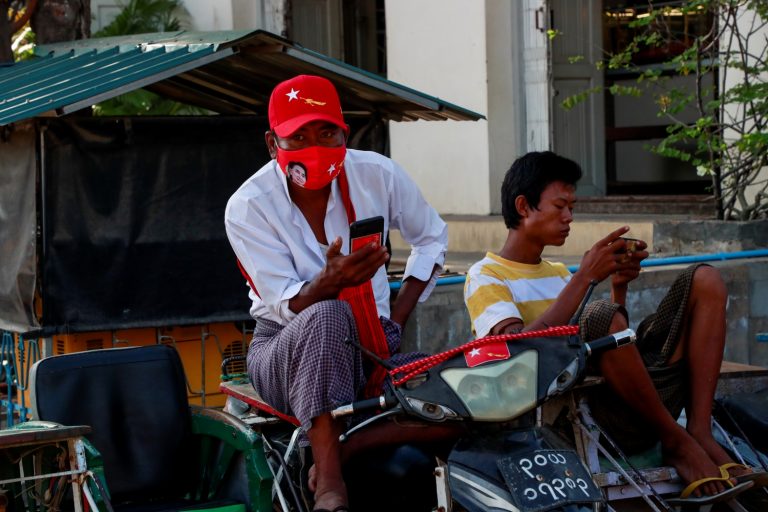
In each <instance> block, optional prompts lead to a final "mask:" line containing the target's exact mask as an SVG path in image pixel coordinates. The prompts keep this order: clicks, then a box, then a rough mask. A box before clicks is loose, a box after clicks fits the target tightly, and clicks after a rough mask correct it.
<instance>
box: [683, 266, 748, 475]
mask: <svg viewBox="0 0 768 512" xmlns="http://www.w3.org/2000/svg"><path fill="white" fill-rule="evenodd" d="M727 297H728V295H727V291H726V289H725V284H724V283H723V280H722V279H721V277H720V273H719V272H718V271H717V270H716V269H714V268H712V267H708V266H704V267H699V268H697V269H696V272H695V273H694V275H693V283H692V286H691V294H690V297H689V300H688V310H687V320H688V321H687V323H686V326H685V329H684V330H683V333H682V336H681V340H680V344H679V345H678V347H677V350H676V351H675V353H674V354H673V355H672V359H671V362H674V361H677V360H679V359H681V358H683V357H685V358H686V360H687V362H688V368H689V374H690V388H691V393H690V403H689V404H688V406H687V407H686V413H687V416H688V426H687V429H688V432H689V433H690V434H691V436H693V438H694V439H696V441H697V442H698V443H699V444H700V445H701V446H702V448H704V450H705V451H706V452H707V454H708V455H709V457H710V458H711V459H712V460H713V461H714V462H715V464H717V465H718V466H720V465H722V464H725V463H727V462H733V461H732V459H731V458H730V457H729V456H728V454H727V453H726V452H725V450H723V448H722V447H721V446H720V445H719V444H718V443H717V442H716V441H715V439H714V438H713V437H712V403H713V401H714V396H715V388H716V387H717V379H718V377H719V375H720V365H721V364H722V361H723V348H724V346H725V304H726V300H727ZM729 471H730V472H731V473H732V474H733V475H739V474H741V473H744V472H745V470H743V469H742V470H739V469H737V468H734V469H731V470H729Z"/></svg>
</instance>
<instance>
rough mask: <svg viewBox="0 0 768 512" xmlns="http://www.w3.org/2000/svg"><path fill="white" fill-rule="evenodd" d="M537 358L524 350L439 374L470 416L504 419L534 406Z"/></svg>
mask: <svg viewBox="0 0 768 512" xmlns="http://www.w3.org/2000/svg"><path fill="white" fill-rule="evenodd" d="M538 360H539V357H538V353H537V352H536V351H535V350H526V351H525V352H521V353H520V354H518V355H517V356H515V357H512V358H510V359H507V360H504V361H500V362H495V363H490V364H485V365H481V366H475V367H473V368H446V369H445V370H443V371H441V372H440V377H442V378H443V380H445V382H446V383H447V384H448V386H449V387H450V388H451V389H452V390H453V391H454V392H455V393H456V395H458V397H459V399H461V401H462V402H463V403H464V405H465V406H466V408H467V410H468V411H469V413H470V414H471V415H472V418H473V419H475V420H480V421H506V420H511V419H513V418H516V417H517V416H520V415H521V414H523V413H524V412H527V411H530V410H531V409H533V408H534V407H535V406H536V397H537V389H536V383H537V372H536V369H537V368H538Z"/></svg>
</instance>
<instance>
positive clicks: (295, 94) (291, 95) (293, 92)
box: [285, 87, 299, 103]
mask: <svg viewBox="0 0 768 512" xmlns="http://www.w3.org/2000/svg"><path fill="white" fill-rule="evenodd" d="M285 95H286V96H288V103H290V102H292V101H293V100H297V99H299V91H297V90H295V89H294V88H293V87H291V92H288V93H285Z"/></svg>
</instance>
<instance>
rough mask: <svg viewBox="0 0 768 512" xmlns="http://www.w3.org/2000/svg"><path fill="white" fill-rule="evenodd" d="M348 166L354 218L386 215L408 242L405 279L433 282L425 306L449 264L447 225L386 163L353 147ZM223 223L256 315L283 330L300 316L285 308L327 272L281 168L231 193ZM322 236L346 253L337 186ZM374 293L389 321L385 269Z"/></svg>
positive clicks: (268, 168) (273, 166) (265, 170)
mask: <svg viewBox="0 0 768 512" xmlns="http://www.w3.org/2000/svg"><path fill="white" fill-rule="evenodd" d="M344 168H345V169H346V173H347V180H348V182H349V195H350V199H351V201H352V204H353V205H354V208H355V214H356V217H357V219H358V220H362V219H365V218H368V217H375V216H377V215H381V216H382V217H384V233H387V232H388V230H389V229H398V230H399V231H400V234H401V235H402V237H403V239H404V240H405V241H406V242H408V243H409V244H411V248H412V249H411V254H410V256H409V257H408V261H407V263H406V267H405V275H404V276H403V279H405V278H408V277H410V276H413V277H415V278H416V279H419V280H422V281H429V285H428V286H427V288H426V289H425V290H424V292H423V293H422V295H421V297H420V298H419V300H420V301H423V300H425V299H426V298H427V297H428V296H429V293H430V292H431V291H432V288H433V287H434V284H435V280H436V279H437V272H433V269H434V267H435V265H438V267H442V266H443V263H444V261H445V252H446V250H447V247H448V230H447V226H446V224H445V222H443V220H442V219H441V218H440V217H439V216H438V214H437V212H436V211H435V210H434V209H433V208H432V207H431V206H430V205H429V204H427V202H426V201H425V200H424V198H423V197H422V195H421V192H420V191H419V189H418V187H417V186H416V184H415V183H414V182H413V181H412V180H411V179H410V177H408V175H407V174H406V173H405V171H404V170H403V169H402V168H401V167H400V166H399V165H398V164H396V163H395V162H394V161H392V160H390V159H389V158H387V157H384V156H382V155H380V154H378V153H374V152H369V151H356V150H352V149H348V150H347V156H346V159H345V161H344ZM224 223H225V227H226V230H227V237H228V238H229V242H230V244H231V245H232V248H233V249H234V251H235V254H236V256H237V258H238V259H239V260H240V263H241V264H242V265H243V267H244V268H245V271H246V272H247V273H248V275H249V276H250V278H251V280H252V281H253V284H254V285H255V286H256V289H257V290H258V295H257V294H255V293H254V291H253V290H250V291H249V297H250V298H251V300H252V301H253V305H252V307H251V310H250V313H251V316H252V317H253V318H267V319H269V320H272V321H275V322H277V323H279V324H282V325H286V324H287V323H288V322H290V321H291V320H292V319H293V318H294V317H295V316H296V313H294V312H293V311H291V309H290V308H289V307H288V302H289V301H290V299H291V298H293V297H294V296H296V295H297V294H298V293H299V290H301V288H302V287H303V286H304V285H305V284H306V283H308V282H309V281H311V280H312V279H314V277H315V276H316V275H317V274H318V273H319V272H320V271H321V270H322V268H323V267H324V266H325V263H326V254H325V253H326V250H325V249H324V248H322V247H321V246H320V243H319V242H318V241H317V239H316V238H315V235H314V234H313V233H312V229H311V228H310V226H309V223H308V222H307V221H306V219H305V218H304V215H303V214H302V213H301V211H300V210H299V209H298V208H297V207H296V205H295V204H293V202H292V201H291V198H290V196H289V194H288V184H287V182H286V178H285V175H284V174H283V173H282V171H281V170H280V168H279V167H278V165H277V162H275V161H274V160H272V161H270V162H269V163H267V164H266V165H265V166H264V167H262V168H261V169H259V171H258V172H256V174H254V175H253V176H251V177H250V178H249V179H248V180H247V181H246V182H245V183H243V185H242V186H241V187H240V188H239V189H238V190H237V192H235V193H234V194H233V195H232V197H231V198H230V199H229V202H228V203H227V209H226V212H225V214H224ZM325 234H326V237H327V239H328V241H329V242H331V241H333V240H334V239H335V238H336V237H337V236H340V237H341V238H342V240H343V244H342V253H345V254H346V253H347V250H348V249H347V248H348V247H349V222H348V221H347V213H346V210H345V209H344V205H343V203H342V201H341V195H340V191H339V185H338V183H337V180H334V181H333V183H332V185H331V194H330V197H329V198H328V206H327V210H326V215H325ZM373 290H374V295H375V297H376V306H377V309H378V313H379V315H380V316H385V317H389V298H390V290H389V283H388V281H387V275H386V271H385V269H384V266H383V265H382V267H381V268H379V270H378V271H377V272H376V274H375V275H374V277H373Z"/></svg>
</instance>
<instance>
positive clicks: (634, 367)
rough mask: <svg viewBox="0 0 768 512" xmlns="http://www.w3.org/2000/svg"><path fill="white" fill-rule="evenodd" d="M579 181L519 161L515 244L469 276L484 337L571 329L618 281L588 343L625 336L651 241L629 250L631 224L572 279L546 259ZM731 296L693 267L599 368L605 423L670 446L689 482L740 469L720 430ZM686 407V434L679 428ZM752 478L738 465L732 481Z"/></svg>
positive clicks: (470, 297) (510, 218)
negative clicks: (594, 290)
mask: <svg viewBox="0 0 768 512" xmlns="http://www.w3.org/2000/svg"><path fill="white" fill-rule="evenodd" d="M581 175H582V172H581V169H580V167H579V166H578V164H576V163H575V162H573V161H571V160H568V159H567V158H563V157H560V156H558V155H556V154H554V153H551V152H541V153H528V154H527V155H524V156H523V157H521V158H519V159H517V160H516V161H515V162H514V163H513V164H512V167H511V168H510V169H509V171H508V172H507V174H506V176H505V178H504V182H503V185H502V192H501V194H502V214H503V217H504V222H505V224H506V227H507V228H508V230H509V233H508V235H507V239H506V242H505V243H504V246H503V247H502V248H501V250H500V251H499V252H498V253H495V254H494V253H491V252H489V253H487V255H486V256H485V258H483V259H482V260H480V261H479V262H477V263H475V264H474V265H473V266H472V267H471V268H470V270H469V273H468V275H467V280H466V285H465V289H464V300H465V302H466V305H467V308H468V310H469V315H470V318H471V320H472V329H473V331H474V333H475V335H476V336H478V337H482V336H486V335H492V334H505V333H514V332H519V331H528V330H536V329H542V328H546V327H549V326H556V325H565V324H567V323H568V321H569V319H570V318H571V317H572V316H573V315H574V314H575V312H576V310H577V308H578V306H579V304H580V302H581V301H582V299H583V298H584V295H585V293H586V291H587V289H588V287H589V284H590V283H591V282H602V281H604V280H605V279H608V278H610V280H611V281H610V282H611V300H610V301H605V300H600V301H593V302H592V303H590V305H589V306H588V307H587V308H586V310H585V312H584V314H583V315H582V318H581V322H580V326H581V335H582V337H584V338H587V339H593V338H596V337H599V336H602V335H605V334H608V333H609V332H618V331H620V330H623V329H625V328H626V327H627V325H628V316H627V312H626V309H625V308H624V304H625V302H626V297H627V288H628V284H629V283H630V282H631V281H632V280H633V279H635V278H636V277H637V276H638V274H639V273H640V262H641V261H642V260H643V259H644V258H646V257H648V253H647V252H646V251H645V249H646V247H647V244H646V243H645V242H642V241H638V242H637V245H636V247H635V248H634V250H632V251H628V247H627V241H626V240H625V239H623V238H622V235H624V234H625V233H626V232H627V231H629V227H628V226H622V227H620V228H618V229H616V230H614V231H613V232H611V233H609V234H608V235H607V236H605V237H604V238H602V239H601V240H599V241H598V242H597V243H595V245H594V246H593V247H592V248H591V249H590V250H589V251H587V252H586V253H585V255H584V257H583V259H582V261H581V264H580V266H579V270H578V272H576V273H575V274H573V275H571V274H570V272H569V271H568V270H567V268H566V267H565V266H564V265H563V264H562V263H553V262H549V261H546V260H542V258H541V255H542V253H543V251H544V248H545V247H546V246H549V245H554V246H561V245H563V244H564V243H565V240H566V238H567V237H568V234H569V232H570V224H571V222H572V221H573V208H574V205H575V204H576V183H577V182H578V180H579V179H580V178H581ZM726 299H727V293H726V291H725V285H724V284H723V281H722V279H721V278H720V275H719V273H718V272H717V270H715V269H714V268H712V267H710V266H707V265H701V266H694V267H691V268H689V269H686V271H684V272H683V273H682V274H681V276H680V277H678V279H677V280H676V281H675V283H674V284H673V285H672V287H671V288H670V291H669V292H668V294H667V297H665V299H664V300H662V302H661V304H660V305H659V309H658V310H657V312H656V313H655V314H654V315H651V317H649V318H647V319H645V320H644V321H643V322H641V324H640V326H639V327H638V342H637V345H629V346H625V347H622V348H620V349H616V350H612V351H608V352H606V353H605V354H603V355H602V356H600V358H599V359H598V360H597V361H596V362H595V367H596V368H598V369H599V371H600V373H601V374H602V375H603V377H604V378H605V380H606V382H607V384H608V386H607V387H604V390H603V391H601V393H602V394H600V395H599V397H598V399H596V400H595V399H593V400H592V401H591V405H592V412H593V414H594V416H595V418H596V419H597V421H598V422H599V423H600V424H601V426H602V427H603V428H604V429H606V430H608V431H609V432H610V433H611V435H612V437H615V439H616V440H617V441H618V442H619V444H620V446H622V448H624V449H625V451H630V452H632V451H641V450H643V449H646V448H649V447H650V446H653V443H656V442H657V441H659V440H660V441H661V447H662V455H663V457H664V459H665V461H666V462H667V463H668V464H671V465H673V466H674V467H675V468H676V469H677V471H678V474H679V475H680V477H681V478H682V479H683V480H684V481H685V482H687V483H691V482H698V481H700V480H702V479H706V478H708V477H721V472H720V470H719V466H723V465H726V464H728V463H731V462H732V460H731V459H730V457H729V456H728V454H727V453H726V452H725V451H724V450H723V449H722V448H721V447H720V445H718V444H717V442H716V441H715V440H714V438H713V437H712V433H711V410H712V401H713V397H714V392H715V385H716V383H717V377H718V374H719V369H720V363H721V361H722V353H723V347H724V343H725V341H724V340H725V302H726ZM600 331H604V332H600ZM593 398H594V397H593ZM683 408H685V409H686V412H687V427H686V428H683V427H681V426H680V425H678V423H677V422H676V419H677V417H678V416H679V414H680V412H681V410H682V409H683ZM649 443H650V444H649ZM748 471H749V470H747V469H745V468H737V469H733V468H731V476H734V477H738V476H743V475H741V474H740V473H743V472H748ZM725 480H726V479H725V478H717V479H713V480H708V481H704V482H702V483H701V485H700V486H699V487H698V488H697V489H696V490H695V491H694V495H695V496H699V495H702V494H706V495H712V494H717V493H720V492H722V491H724V490H725V489H726V487H727V485H726V484H728V483H729V482H726V481H725Z"/></svg>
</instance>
